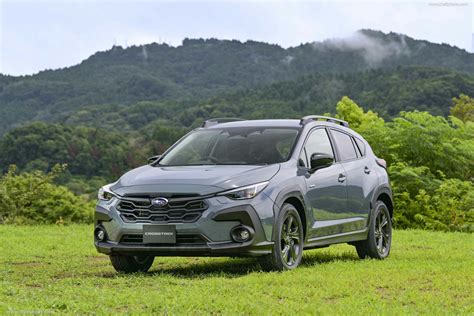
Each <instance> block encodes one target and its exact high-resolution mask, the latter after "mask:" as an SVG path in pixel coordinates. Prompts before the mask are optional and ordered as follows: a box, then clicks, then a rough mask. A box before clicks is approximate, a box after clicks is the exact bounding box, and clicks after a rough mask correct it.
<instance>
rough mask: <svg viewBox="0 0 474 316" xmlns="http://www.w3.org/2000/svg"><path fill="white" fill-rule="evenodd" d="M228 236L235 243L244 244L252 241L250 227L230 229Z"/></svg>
mask: <svg viewBox="0 0 474 316" xmlns="http://www.w3.org/2000/svg"><path fill="white" fill-rule="evenodd" d="M230 235H231V237H232V239H233V240H234V241H236V242H246V241H249V240H250V239H252V236H253V230H252V229H251V228H250V227H246V226H237V227H234V228H233V229H232V231H231V233H230Z"/></svg>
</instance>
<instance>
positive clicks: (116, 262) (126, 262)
mask: <svg viewBox="0 0 474 316" xmlns="http://www.w3.org/2000/svg"><path fill="white" fill-rule="evenodd" d="M109 257H110V262H112V266H113V267H114V269H115V270H116V271H117V272H120V273H134V272H147V271H148V269H150V267H151V265H152V264H153V261H154V260H155V257H154V256H124V255H111V256H109Z"/></svg>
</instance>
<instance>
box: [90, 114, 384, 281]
mask: <svg viewBox="0 0 474 316" xmlns="http://www.w3.org/2000/svg"><path fill="white" fill-rule="evenodd" d="M392 217H393V201H392V191H391V189H390V184H389V179H388V175H387V171H386V163H385V161H384V160H383V159H379V158H377V157H376V156H375V155H374V153H373V152H372V150H371V148H370V146H369V144H368V143H367V142H366V141H365V140H364V139H363V138H362V137H361V136H360V135H359V134H357V133H356V132H354V131H353V130H351V129H349V128H348V124H347V122H345V121H341V120H338V119H335V118H330V117H324V116H307V117H304V118H302V119H300V120H241V119H212V120H208V121H206V122H204V124H203V125H202V127H200V128H198V129H195V130H193V131H192V132H190V133H188V134H187V135H185V136H184V137H183V138H181V139H180V140H179V141H178V142H177V143H175V144H174V145H173V146H171V147H170V148H169V149H168V150H167V151H166V152H165V153H164V154H163V155H161V156H155V157H152V158H151V159H150V161H149V164H148V165H145V166H142V167H139V168H136V169H134V170H131V171H129V172H127V173H125V174H124V175H123V176H122V177H121V178H120V179H119V180H118V181H117V182H115V183H111V184H108V185H106V186H104V187H102V188H101V189H100V190H99V200H98V203H97V207H96V211H95V230H94V239H95V246H96V248H97V250H98V251H99V252H101V253H104V254H107V255H109V256H110V260H111V262H112V265H113V266H114V268H115V269H116V270H117V271H119V272H137V271H147V270H148V269H149V268H150V266H151V265H152V263H153V260H154V257H155V256H232V257H234V256H255V257H257V258H258V259H259V260H260V264H261V266H262V268H263V269H264V270H277V271H282V270H289V269H294V268H296V267H297V266H298V265H299V264H300V263H301V258H302V254H303V249H314V248H320V247H326V246H328V245H331V244H337V243H349V244H351V245H354V246H355V248H356V250H357V254H358V255H359V257H360V258H366V257H370V258H377V259H383V258H385V257H387V256H388V254H389V252H390V245H391V240H392Z"/></svg>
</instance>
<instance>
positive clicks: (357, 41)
mask: <svg viewBox="0 0 474 316" xmlns="http://www.w3.org/2000/svg"><path fill="white" fill-rule="evenodd" d="M397 66H430V67H441V68H442V69H445V70H438V71H439V72H440V73H438V74H434V75H435V77H436V78H435V79H433V78H432V77H431V76H432V75H433V73H430V72H429V71H419V70H416V69H415V70H413V69H412V68H406V69H407V70H404V72H405V73H404V74H401V73H400V71H399V70H394V71H395V74H393V76H392V74H390V72H388V73H378V72H371V73H369V74H367V73H366V71H367V70H369V69H380V68H383V69H393V68H394V67H397ZM410 69H411V70H410ZM450 70H452V71H456V72H459V74H457V75H456V74H455V73H453V72H451V71H450ZM389 71H390V70H389ZM443 71H446V73H443ZM357 72H362V73H357ZM461 73H462V74H461ZM315 74H317V75H315ZM469 74H471V75H472V74H474V55H473V54H469V53H467V52H466V51H464V50H461V49H458V48H455V47H451V46H449V45H438V44H433V43H429V42H426V41H419V40H415V39H412V38H410V37H407V36H404V35H400V34H395V33H389V34H384V33H381V32H376V31H370V30H362V31H359V32H357V33H356V34H354V35H353V36H352V37H350V38H346V39H332V40H326V41H324V42H319V43H307V44H302V45H300V46H297V47H292V48H288V49H283V48H282V47H279V46H277V45H270V44H266V43H260V42H254V41H248V42H245V43H241V42H239V41H228V40H217V39H208V40H202V39H196V40H191V39H187V40H184V41H183V44H182V45H181V46H178V47H171V46H168V45H166V44H156V43H154V44H149V45H144V46H136V47H135V46H134V47H130V48H126V49H123V48H121V47H113V48H112V49H110V50H108V51H105V52H99V53H96V54H95V55H93V56H91V57H90V58H88V59H87V60H85V61H83V62H82V63H81V64H79V65H76V66H73V67H69V68H65V69H59V70H54V71H53V70H47V71H43V72H40V73H39V74H36V75H33V76H20V77H11V76H2V75H0V118H1V122H2V124H1V126H0V134H3V133H5V132H6V131H7V130H9V129H11V128H12V127H13V126H15V125H18V124H20V123H24V122H27V121H30V120H40V121H47V122H53V121H55V122H58V121H64V122H66V123H76V122H77V121H79V122H81V121H94V120H98V119H100V120H103V119H111V120H112V122H114V120H115V119H116V118H117V115H118V116H120V115H121V116H126V117H127V118H128V117H129V116H131V117H132V120H135V122H132V123H131V124H130V126H129V127H130V128H132V129H136V126H137V125H139V126H142V125H143V122H142V121H141V120H143V119H142V118H136V116H137V115H136V111H137V109H138V111H139V112H140V115H138V116H143V115H144V114H143V110H144V109H147V108H148V106H149V104H145V105H143V103H141V102H153V103H154V104H156V103H157V102H164V103H163V104H162V105H160V106H158V107H159V110H155V109H154V110H153V113H152V114H151V116H156V115H157V114H156V111H158V115H159V117H163V116H165V117H166V116H167V117H173V116H175V113H176V109H179V111H180V112H181V110H182V109H183V108H186V109H187V108H190V107H193V106H196V105H199V104H200V103H199V100H201V103H202V102H203V101H204V100H206V99H209V98H211V97H214V96H217V95H222V94H225V95H226V94H227V93H228V92H231V91H237V90H240V89H247V88H255V87H264V86H266V85H268V84H271V83H274V82H279V81H290V80H297V82H296V83H295V84H292V83H285V84H282V85H280V86H279V85H276V86H271V87H270V88H262V89H263V90H262V91H261V92H258V91H260V90H259V89H257V90H256V91H257V92H255V94H254V95H258V96H259V97H260V96H263V97H264V98H265V99H268V100H272V101H274V100H277V101H278V100H280V99H283V101H285V102H287V101H288V98H291V97H293V96H295V97H296V98H297V99H299V101H295V100H291V102H292V103H298V104H300V105H296V107H297V109H299V110H298V111H295V112H301V110H307V109H308V104H307V100H310V102H311V103H313V105H312V106H311V108H310V110H312V111H324V110H329V109H330V106H331V105H333V104H334V101H336V100H338V99H339V98H340V97H341V96H342V95H346V94H349V95H351V96H352V97H354V98H355V99H356V100H358V101H360V102H364V104H365V105H366V106H367V107H369V108H374V109H378V110H379V111H380V113H381V114H382V115H394V114H396V113H397V112H398V111H399V110H400V109H412V108H419V109H428V110H430V111H432V112H433V113H442V114H447V112H448V110H447V109H446V108H444V109H439V108H438V107H439V104H442V103H443V101H446V100H448V99H449V98H451V97H453V96H455V95H458V94H459V92H465V93H469V91H466V89H465V87H466V86H468V87H470V88H471V89H472V78H471V77H470V76H468V75H469ZM304 75H310V76H311V78H309V79H308V78H304V79H298V78H300V77H301V76H304ZM416 76H420V77H419V78H416ZM407 78H408V79H407ZM406 79H407V80H408V82H409V83H410V84H406V85H405V86H402V87H400V88H397V87H398V85H399V83H403V82H404V81H405V80H406ZM415 79H416V80H417V82H415V84H416V85H415V86H413V80H415ZM418 84H422V85H421V86H418ZM308 85H313V87H314V89H311V87H309V86H308ZM445 85H447V88H444V86H445ZM300 87H301V88H303V89H302V90H295V89H298V88H300ZM440 87H441V88H443V89H441V91H438V89H439V88H440ZM287 88H288V89H290V90H292V91H289V92H288V91H286V90H285V89H287ZM272 89H273V90H275V89H276V90H278V91H277V92H276V93H277V94H281V95H280V96H278V95H276V96H273V92H272V91H271V90H272ZM397 89H398V90H397ZM374 90H376V91H374ZM269 91H270V92H271V95H269V94H268V92H269ZM433 91H435V92H436V93H432V92H433ZM420 93H421V95H422V96H421V97H418V95H419V94H420ZM428 94H429V95H430V98H431V99H428V100H427V99H426V98H424V96H426V95H428ZM380 95H382V96H383V99H382V100H380V99H379V96H380ZM393 96H395V97H396V98H397V99H396V100H394V103H395V104H394V105H393V107H392V105H391V102H392V101H389V100H391V98H392V97H393ZM420 100H423V102H422V103H420V104H419V102H418V101H420ZM248 101H251V102H254V101H255V100H252V99H251V98H250V99H249V100H248ZM170 102H171V103H170ZM176 103H179V106H176ZM301 103H302V104H301ZM230 105H232V104H230ZM238 105H239V106H240V104H238ZM249 106H252V105H249ZM379 106H381V108H379ZM137 107H138V108H137ZM254 107H256V106H255V105H254ZM88 111H89V112H91V111H92V112H95V113H93V115H92V117H89V116H88ZM117 111H120V113H119V114H117V115H116V113H115V112H117ZM224 111H225V109H224ZM97 113H99V114H100V115H99V117H98V116H97V115H96V114H97ZM104 114H105V115H104ZM71 116H72V117H71ZM110 116H112V118H111V117H110ZM191 119H192V118H186V119H185V120H186V121H187V122H189V121H190V120H191ZM102 123H105V124H108V123H109V121H106V122H103V121H102V122H97V121H94V122H93V123H92V124H91V123H89V124H88V125H93V126H96V127H97V126H103V125H102ZM109 125H113V124H109Z"/></svg>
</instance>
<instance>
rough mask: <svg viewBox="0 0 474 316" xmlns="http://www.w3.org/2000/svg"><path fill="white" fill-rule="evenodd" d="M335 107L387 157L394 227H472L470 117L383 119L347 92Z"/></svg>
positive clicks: (473, 140)
mask: <svg viewBox="0 0 474 316" xmlns="http://www.w3.org/2000/svg"><path fill="white" fill-rule="evenodd" d="M336 110H337V116H338V117H340V118H343V119H345V120H347V121H349V123H350V124H351V127H352V128H354V129H355V130H356V131H358V132H359V133H360V134H361V135H362V136H364V137H365V138H366V139H367V141H368V142H369V143H370V144H371V147H372V149H373V150H374V152H375V154H376V155H378V156H379V157H382V158H384V159H386V160H387V162H388V165H389V168H388V173H389V175H390V178H391V184H392V189H393V192H394V199H395V209H396V211H395V221H396V222H395V223H396V225H397V227H402V228H414V227H416V228H425V229H435V230H459V231H469V232H473V231H474V184H473V182H472V179H473V177H474V123H473V122H469V121H467V122H465V123H463V122H462V121H460V120H459V119H456V118H454V117H450V118H448V119H445V118H443V117H440V116H433V115H431V114H429V113H427V112H416V111H415V112H402V113H400V117H397V118H395V119H394V120H393V122H388V123H385V122H384V121H383V120H382V119H380V118H379V117H378V116H377V114H375V113H372V112H371V111H368V112H364V111H363V109H362V108H361V107H359V106H358V105H357V104H356V103H355V102H354V101H352V100H351V99H349V98H347V97H344V98H343V99H342V100H341V101H340V102H339V103H338V104H337V108H336Z"/></svg>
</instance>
